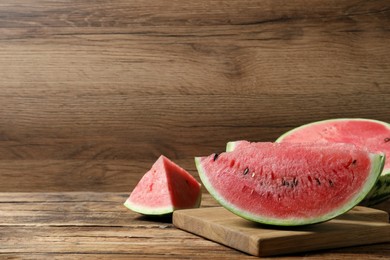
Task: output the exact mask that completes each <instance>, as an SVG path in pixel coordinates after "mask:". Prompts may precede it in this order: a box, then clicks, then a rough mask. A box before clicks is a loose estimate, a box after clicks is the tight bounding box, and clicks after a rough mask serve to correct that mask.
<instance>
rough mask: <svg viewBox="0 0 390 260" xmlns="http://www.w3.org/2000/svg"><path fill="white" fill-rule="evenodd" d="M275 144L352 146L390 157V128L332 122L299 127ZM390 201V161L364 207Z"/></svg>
mask: <svg viewBox="0 0 390 260" xmlns="http://www.w3.org/2000/svg"><path fill="white" fill-rule="evenodd" d="M276 142H295V143H296V142H316V143H319V142H321V143H322V142H331V143H350V144H354V145H356V146H358V147H367V148H368V149H369V150H371V151H372V152H382V153H385V155H386V156H387V157H390V124H388V123H385V122H382V121H378V120H372V119H363V118H340V119H329V120H323V121H318V122H314V123H310V124H306V125H303V126H300V127H297V128H295V129H293V130H291V131H289V132H287V133H285V134H283V135H282V136H280V137H279V138H278V139H277V140H276ZM389 198H390V160H387V161H386V162H385V166H384V169H383V171H382V174H381V177H380V178H379V180H378V182H377V183H376V185H375V186H374V188H373V189H372V190H371V192H370V193H369V194H368V195H367V197H366V198H365V199H364V201H362V203H361V204H362V205H365V206H374V205H376V204H379V203H381V202H383V201H385V200H387V199H389Z"/></svg>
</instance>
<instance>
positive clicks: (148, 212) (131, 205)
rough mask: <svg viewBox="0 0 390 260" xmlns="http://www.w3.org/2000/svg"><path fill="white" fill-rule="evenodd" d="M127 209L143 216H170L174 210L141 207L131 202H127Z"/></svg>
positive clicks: (171, 208) (169, 208)
mask: <svg viewBox="0 0 390 260" xmlns="http://www.w3.org/2000/svg"><path fill="white" fill-rule="evenodd" d="M123 205H124V206H125V207H126V208H128V209H130V210H132V211H134V212H137V213H140V214H143V215H166V214H170V213H172V212H173V210H174V207H171V206H169V207H160V208H157V207H145V206H141V205H135V204H134V203H130V202H129V201H127V200H126V201H125V203H124V204H123Z"/></svg>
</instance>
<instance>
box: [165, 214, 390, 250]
mask: <svg viewBox="0 0 390 260" xmlns="http://www.w3.org/2000/svg"><path fill="white" fill-rule="evenodd" d="M388 219H389V215H388V214H387V212H384V211H381V210H377V209H372V208H366V207H360V206H358V207H355V208H354V209H352V210H351V211H349V212H347V213H345V214H343V215H341V216H339V217H337V218H335V219H333V220H330V221H327V222H324V223H320V224H315V225H309V226H300V227H273V226H266V225H261V224H258V223H254V222H251V221H248V220H245V219H243V218H241V217H238V216H236V215H234V214H233V213H231V212H230V211H228V210H226V209H225V208H223V207H210V208H198V209H186V210H178V211H175V212H174V213H173V219H172V220H173V224H174V225H175V226H176V227H178V228H180V229H183V230H185V231H188V232H191V233H194V234H196V235H199V236H202V237H205V238H207V239H209V240H212V241H215V242H218V243H221V244H223V245H226V246H229V247H232V248H234V249H237V250H240V251H243V252H246V253H248V254H251V255H255V256H271V255H280V254H289V253H299V252H306V251H313V250H320V249H330V248H340V247H347V246H356V245H366V244H374V243H381V242H388V241H390V224H389V223H388Z"/></svg>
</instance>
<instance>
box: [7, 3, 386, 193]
mask: <svg viewBox="0 0 390 260" xmlns="http://www.w3.org/2000/svg"><path fill="white" fill-rule="evenodd" d="M389 17H390V8H389V4H388V1H363V2H362V1H358V0H343V1H333V0H332V1H323V0H315V1H309V2H308V1H304V0H298V1H292V2H291V1H290V2H288V3H286V1H268V0H258V1H229V2H225V1H205V0H201V1H173V2H172V1H168V2H167V1H161V0H154V1H124V0H119V1H93V2H91V1H73V0H69V1H42V0H34V1H33V2H31V1H25V0H17V1H9V0H7V1H1V3H0V78H1V82H0V105H1V109H0V158H1V160H0V165H1V168H0V170H1V171H2V174H1V175H2V176H1V177H0V191H54V190H63V191H69V190H75V191H77V190H96V191H128V190H130V189H132V188H133V187H134V185H135V183H134V181H135V180H136V179H138V178H139V177H140V176H141V175H142V174H143V173H144V172H145V171H146V170H147V169H148V168H149V167H150V166H151V164H152V163H153V162H154V161H155V160H156V159H157V157H158V156H159V155H160V154H165V155H166V156H168V157H169V158H171V159H172V160H174V161H178V162H183V163H184V165H183V166H185V167H188V168H189V170H190V171H192V173H194V175H196V173H195V172H194V171H193V170H194V167H193V163H192V160H193V159H192V158H193V157H194V156H199V155H204V154H210V153H212V152H215V151H221V150H223V149H224V145H225V143H226V142H227V141H229V140H237V139H249V140H258V141H272V140H275V139H276V138H277V137H278V136H279V135H281V134H282V133H284V132H285V131H287V130H289V129H291V128H293V127H296V126H299V125H301V124H304V123H309V122H312V121H317V120H321V119H328V118H335V117H366V118H373V119H378V120H383V121H387V122H390V113H389V111H390V105H389V104H390V103H389V101H390V76H389V75H390V56H389V55H388V54H389V53H390V37H389V36H390V29H389V28H390V18H389ZM95 160H97V162H96V161H95ZM3 176H7V177H6V178H5V177H3ZM126 180H129V181H128V182H126Z"/></svg>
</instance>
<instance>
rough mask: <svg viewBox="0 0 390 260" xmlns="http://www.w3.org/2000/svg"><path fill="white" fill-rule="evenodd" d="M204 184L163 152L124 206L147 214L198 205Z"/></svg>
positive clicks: (163, 213)
mask: <svg viewBox="0 0 390 260" xmlns="http://www.w3.org/2000/svg"><path fill="white" fill-rule="evenodd" d="M201 196H202V193H201V185H200V183H199V182H197V181H196V179H195V178H194V177H192V175H191V174H189V173H188V172H187V171H186V170H184V169H183V168H181V167H179V166H178V165H176V164H175V163H174V162H172V161H171V160H169V159H168V158H166V157H165V156H163V155H161V156H160V157H159V158H158V160H157V161H156V162H155V163H154V164H153V166H152V168H151V169H150V170H149V171H148V172H147V173H145V175H144V176H143V177H142V178H141V180H140V181H139V183H138V184H137V185H136V187H135V188H134V190H133V191H132V192H131V194H130V197H129V198H128V199H127V200H126V202H125V203H124V205H125V206H126V207H127V208H128V209H130V210H132V211H135V212H138V213H141V214H144V215H165V214H169V213H172V212H173V211H174V210H176V209H185V208H197V207H199V206H200V201H201Z"/></svg>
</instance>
